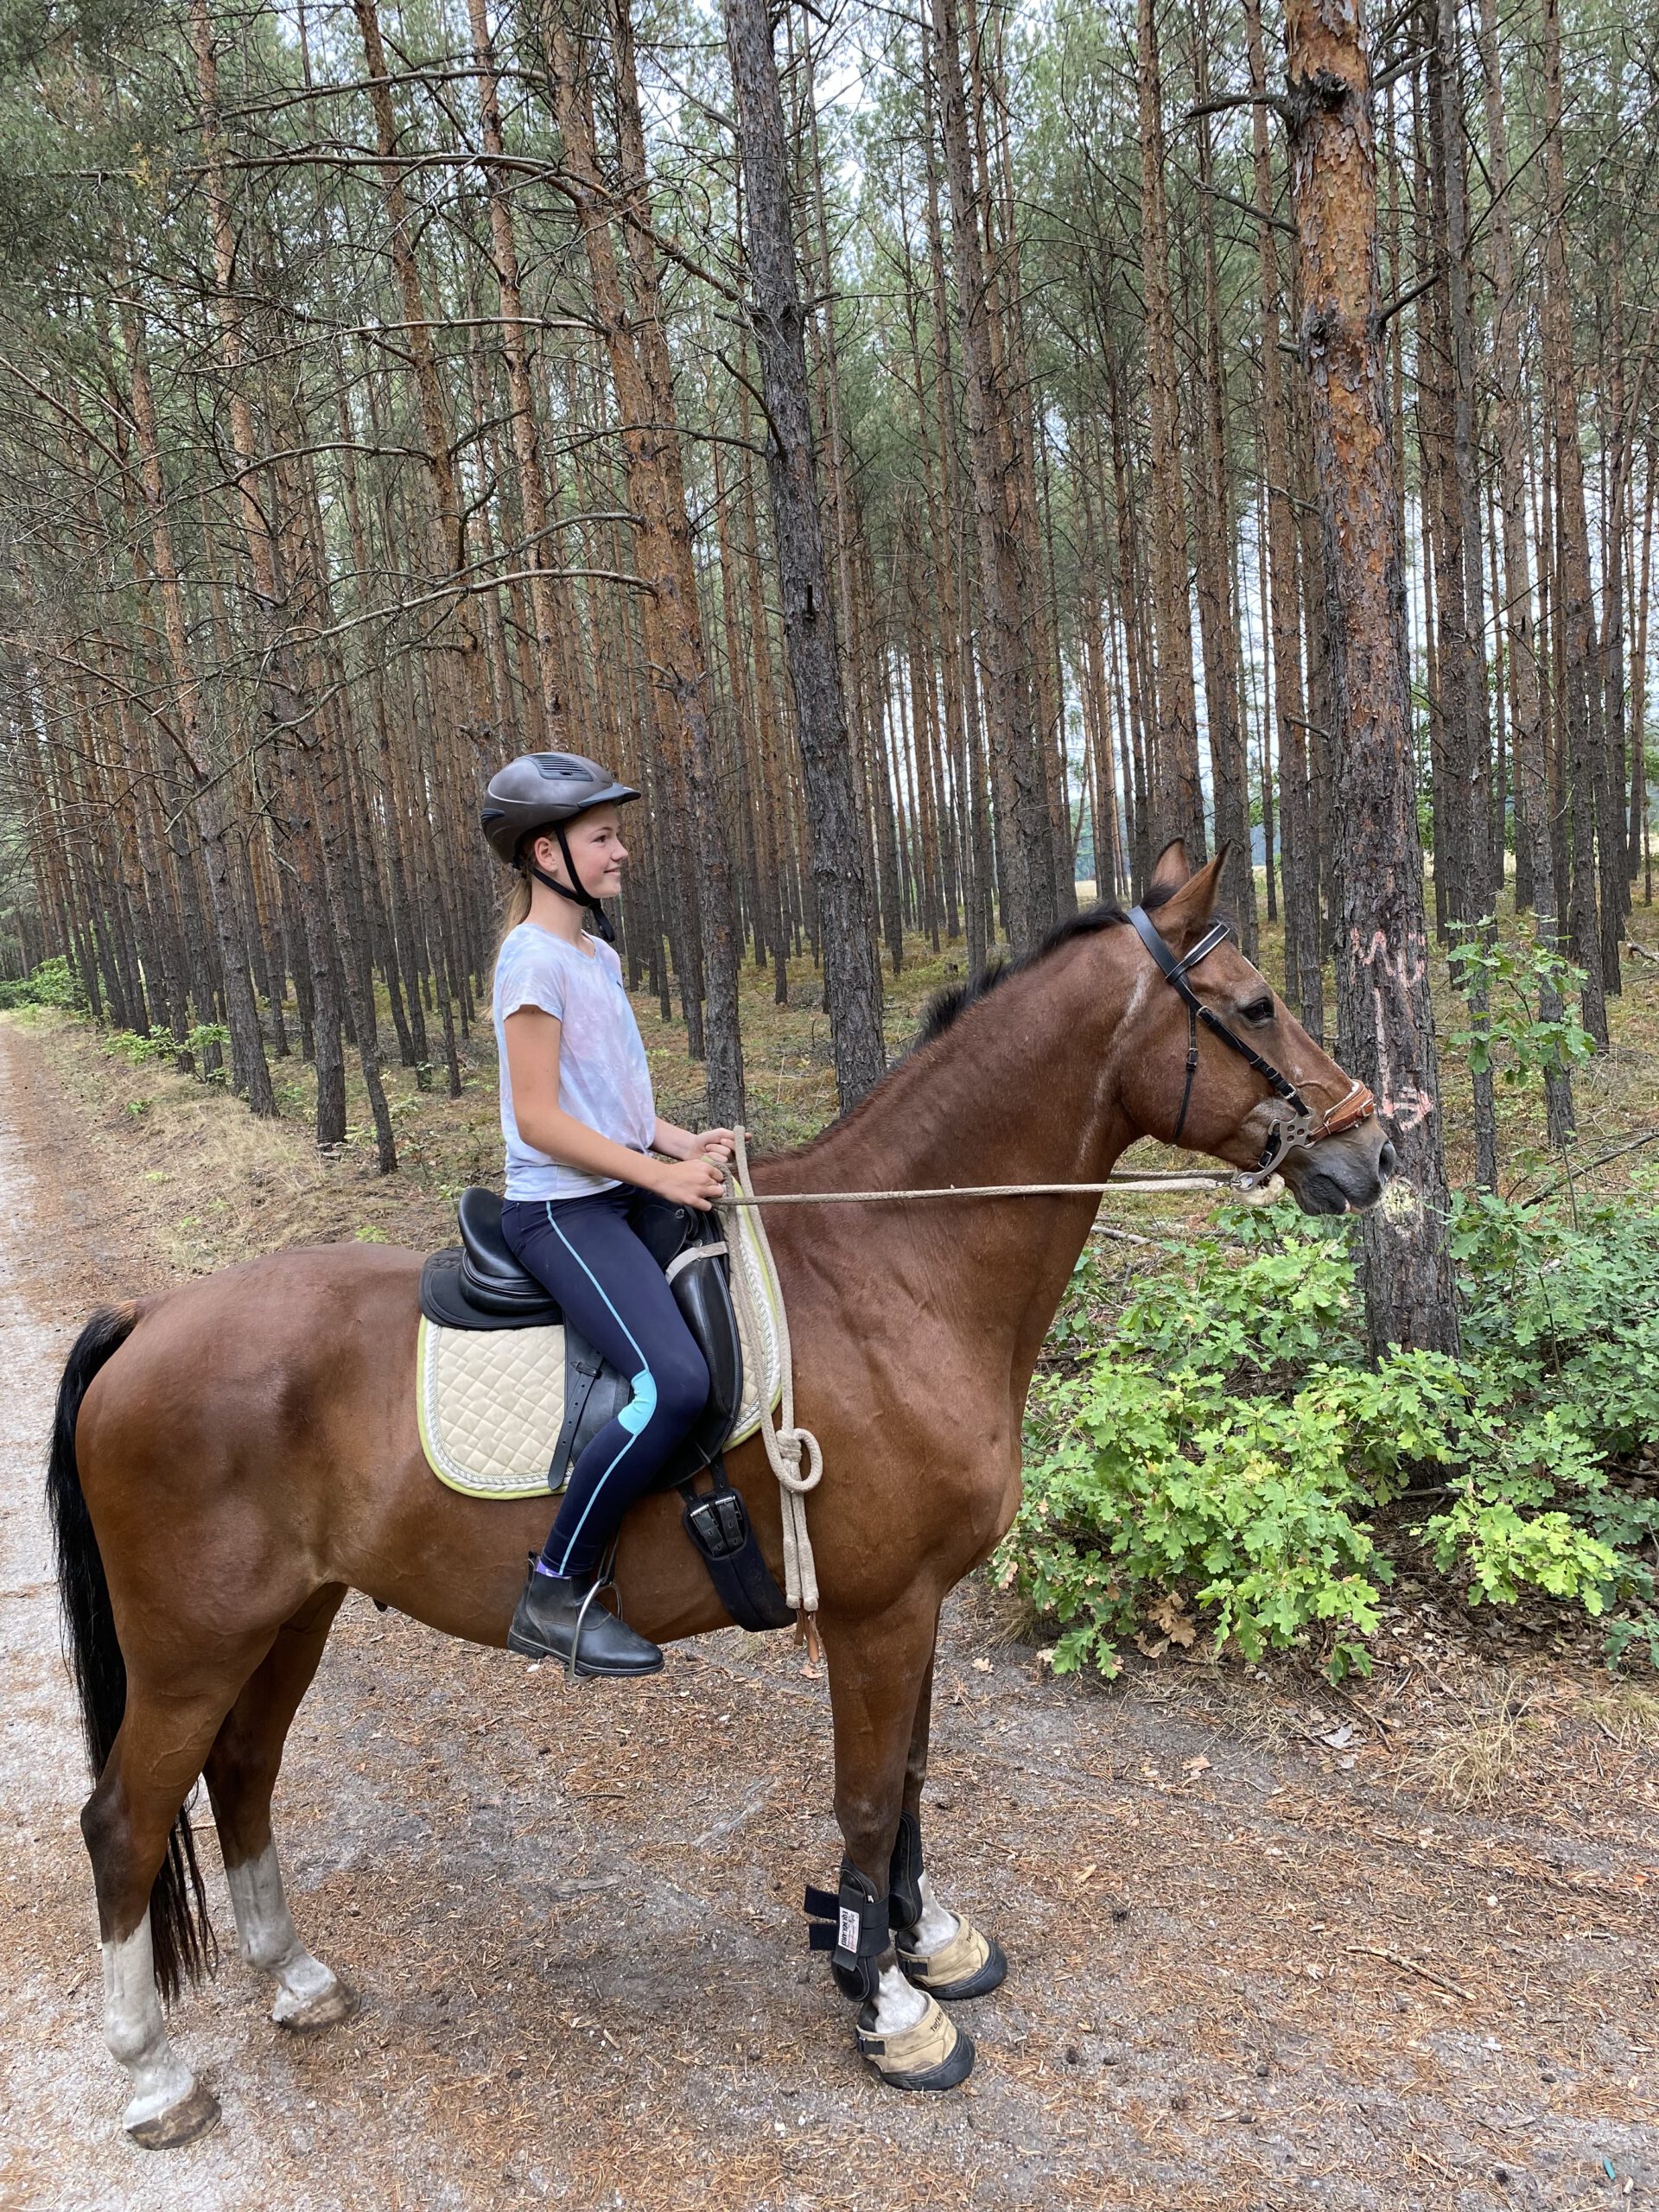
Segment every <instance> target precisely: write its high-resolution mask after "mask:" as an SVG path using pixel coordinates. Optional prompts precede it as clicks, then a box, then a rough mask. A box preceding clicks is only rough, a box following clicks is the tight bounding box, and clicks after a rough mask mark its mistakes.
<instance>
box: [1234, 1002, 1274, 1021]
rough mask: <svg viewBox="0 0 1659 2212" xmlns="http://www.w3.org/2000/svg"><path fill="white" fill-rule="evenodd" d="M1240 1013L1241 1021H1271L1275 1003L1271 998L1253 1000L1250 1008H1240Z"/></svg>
mask: <svg viewBox="0 0 1659 2212" xmlns="http://www.w3.org/2000/svg"><path fill="white" fill-rule="evenodd" d="M1238 1012H1239V1018H1240V1020H1243V1021H1271V1020H1273V1001H1272V1000H1271V999H1270V998H1265V999H1252V1000H1251V1001H1250V1002H1249V1006H1242V1007H1240V1008H1239V1010H1238Z"/></svg>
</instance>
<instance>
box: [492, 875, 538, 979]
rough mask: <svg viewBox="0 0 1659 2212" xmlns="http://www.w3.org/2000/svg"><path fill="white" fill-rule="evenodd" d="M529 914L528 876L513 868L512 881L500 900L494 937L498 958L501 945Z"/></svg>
mask: <svg viewBox="0 0 1659 2212" xmlns="http://www.w3.org/2000/svg"><path fill="white" fill-rule="evenodd" d="M529 914H530V878H529V877H528V876H527V875H525V874H524V873H523V872H522V871H521V870H519V869H518V868H515V869H514V870H513V875H512V883H511V884H510V885H509V886H508V887H507V895H506V897H505V899H503V900H502V901H501V925H500V927H499V930H498V931H496V938H495V957H496V958H497V959H498V960H499V958H500V957H501V948H502V946H503V945H504V944H505V943H506V941H507V939H508V938H510V937H511V936H512V932H513V931H514V930H516V929H517V928H518V925H519V923H520V922H522V921H524V920H527V919H528V918H529Z"/></svg>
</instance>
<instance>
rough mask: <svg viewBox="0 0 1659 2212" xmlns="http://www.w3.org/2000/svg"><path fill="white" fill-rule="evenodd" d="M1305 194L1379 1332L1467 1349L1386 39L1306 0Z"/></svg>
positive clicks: (1344, 1024)
mask: <svg viewBox="0 0 1659 2212" xmlns="http://www.w3.org/2000/svg"><path fill="white" fill-rule="evenodd" d="M1286 44H1287V123H1288V126H1289V133H1290V148H1291V194H1292V203H1293V206H1294V213H1295V221H1296V229H1297V236H1298V240H1299V244H1300V254H1301V270H1302V321H1301V328H1300V334H1299V339H1300V352H1301V358H1302V363H1303V366H1304V368H1305V369H1306V373H1307V378H1308V385H1309V399H1310V416H1311V425H1312V430H1313V452H1314V463H1315V468H1316V472H1317V475H1318V480H1319V507H1320V520H1321V524H1322V531H1323V538H1324V551H1325V594H1326V613H1327V618H1328V620H1329V624H1330V630H1331V651H1332V692H1333V696H1334V698H1335V700H1336V702H1337V707H1338V714H1339V715H1340V719H1341V727H1342V729H1343V733H1344V742H1343V743H1342V745H1341V746H1340V747H1338V753H1337V759H1336V772H1337V775H1338V781H1339V789H1338V801H1337V820H1338V829H1339V835H1340V837H1341V841H1342V849H1341V853H1340V855H1339V856H1338V860H1339V866H1338V880H1339V881H1340V885H1341V901H1342V923H1343V931H1342V942H1341V944H1340V946H1339V948H1338V963H1337V975H1338V1028H1339V1032H1340V1034H1339V1039H1338V1055H1339V1057H1340V1058H1342V1060H1343V1062H1344V1065H1346V1066H1347V1067H1348V1068H1349V1069H1350V1070H1351V1071H1352V1072H1353V1074H1355V1075H1356V1076H1357V1077H1359V1079H1360V1080H1361V1081H1362V1082H1364V1083H1368V1084H1370V1087H1371V1089H1372V1090H1374V1091H1375V1092H1376V1097H1377V1104H1378V1108H1379V1110H1380V1111H1381V1112H1382V1113H1383V1116H1385V1117H1386V1119H1387V1120H1388V1122H1389V1123H1390V1124H1391V1128H1392V1135H1393V1136H1394V1141H1395V1145H1396V1147H1397V1148H1398V1150H1399V1154H1400V1161H1401V1169H1402V1184H1401V1186H1400V1198H1403V1200H1404V1203H1401V1202H1400V1199H1399V1198H1397V1199H1396V1200H1395V1202H1393V1203H1387V1204H1384V1205H1380V1206H1377V1207H1374V1208H1373V1209H1372V1210H1371V1211H1370V1212H1369V1213H1367V1214H1366V1215H1365V1216H1364V1217H1363V1238H1364V1254H1365V1270H1364V1276H1365V1293H1366V1313H1367V1319H1368V1323H1369V1326H1370V1338H1371V1343H1372V1344H1373V1347H1374V1348H1375V1349H1376V1350H1378V1351H1381V1350H1383V1348H1385V1347H1386V1346H1388V1345H1390V1344H1403V1345H1409V1346H1417V1347H1425V1348H1428V1349H1433V1350H1439V1351H1455V1349H1456V1348H1457V1344H1458V1317H1457V1305H1456V1300H1455V1294H1454V1290H1453V1285H1452V1265H1451V1258H1450V1255H1449V1253H1448V1251H1447V1249H1446V1211H1447V1207H1448V1203H1449V1200H1448V1192H1447V1187H1446V1160H1445V1154H1444V1152H1443V1150H1442V1147H1441V1136H1440V1122H1439V1120H1438V1117H1437V1088H1438V1086H1437V1079H1436V1066H1435V1051H1434V1021H1433V1010H1432V1008H1431V1007H1430V1003H1429V996H1428V946H1427V923H1426V919H1425V916H1424V911H1423V882H1422V863H1421V855H1420V852H1419V849H1418V841H1417V810H1416V784H1415V777H1414V770H1413V762H1412V751H1411V742H1410V730H1409V723H1408V715H1409V680H1408V666H1407V645H1406V631H1405V619H1404V618H1405V592H1404V584H1403V571H1402V548H1401V531H1400V515H1399V510H1398V506H1397V504H1396V493H1397V480H1396V477H1395V465H1394V456H1393V452H1392V448H1391V440H1390V435H1389V414H1388V406H1387V385H1386V381H1385V379H1384V377H1383V349H1382V340H1381V326H1380V321H1379V308H1380V306H1381V301H1380V299H1379V296H1378V289H1377V264H1376V146H1375V143H1374V139H1373V135H1372V123H1371V94H1370V54H1369V46H1368V41H1367V37H1366V34H1365V32H1364V29H1363V25H1362V23H1361V22H1360V19H1359V17H1358V16H1357V12H1350V11H1348V10H1334V9H1332V10H1325V9H1324V8H1323V7H1322V6H1321V4H1320V0H1290V6H1289V8H1288V10H1287V19H1286Z"/></svg>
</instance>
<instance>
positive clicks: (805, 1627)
mask: <svg viewBox="0 0 1659 2212" xmlns="http://www.w3.org/2000/svg"><path fill="white" fill-rule="evenodd" d="M733 1135H734V1141H735V1150H736V1155H737V1156H736V1159H735V1160H734V1163H733V1165H732V1166H731V1167H730V1168H729V1169H728V1171H727V1174H726V1196H725V1197H724V1198H721V1199H719V1200H717V1201H716V1204H717V1205H721V1206H741V1205H744V1206H753V1204H754V1201H753V1198H750V1197H748V1196H747V1193H746V1186H747V1183H748V1179H749V1149H748V1143H747V1131H745V1130H743V1129H741V1128H739V1129H736V1130H734V1132H733ZM750 1233H751V1235H752V1236H753V1239H754V1242H755V1245H756V1247H757V1249H759V1252H760V1262H761V1266H762V1268H763V1270H764V1272H765V1274H766V1279H767V1280H768V1281H770V1282H772V1283H774V1284H776V1286H777V1294H778V1302H777V1323H778V1365H779V1376H780V1380H781V1383H782V1389H781V1390H780V1392H779V1406H778V1414H779V1422H778V1426H777V1427H776V1428H774V1427H772V1405H771V1402H770V1397H769V1394H768V1392H767V1390H766V1383H765V1379H764V1378H762V1379H761V1381H760V1389H759V1390H758V1392H757V1394H756V1395H757V1396H758V1397H759V1400H760V1441H761V1444H762V1445H763V1446H764V1447H765V1450H766V1465H768V1466H769V1467H770V1468H771V1469H772V1473H773V1475H774V1476H775V1477H776V1478H777V1482H778V1497H779V1503H780V1505H781V1506H782V1508H783V1522H784V1597H785V1600H786V1602H787V1603H788V1604H789V1605H792V1606H793V1607H794V1609H795V1622H796V1630H795V1632H796V1635H797V1637H798V1639H799V1640H800V1641H801V1642H803V1643H804V1644H805V1645H806V1648H807V1650H808V1652H809V1654H810V1656H811V1657H812V1658H814V1659H817V1656H818V1630H817V1612H818V1569H817V1561H816V1560H814V1558H813V1556H812V1539H811V1537H810V1535H809V1534H808V1533H807V1526H806V1497H807V1492H808V1491H813V1490H816V1489H817V1486H818V1484H819V1483H820V1482H821V1481H822V1480H823V1451H822V1449H821V1447H820V1446H819V1443H818V1440H817V1437H816V1436H814V1435H813V1433H812V1432H811V1430H810V1428H798V1427H796V1425H795V1361H794V1356H793V1354H792V1353H791V1350H790V1342H789V1309H788V1307H787V1306H786V1305H785V1302H784V1284H783V1278H782V1276H781V1275H780V1274H779V1272H778V1265H777V1262H776V1261H775V1260H774V1259H773V1258H772V1244H771V1242H770V1240H769V1239H768V1237H767V1236H766V1219H765V1217H764V1216H763V1215H762V1214H760V1213H759V1212H754V1213H752V1214H751V1216H750ZM730 1275H731V1284H732V1291H733V1295H734V1299H735V1300H736V1302H737V1305H738V1307H739V1310H740V1314H741V1319H742V1321H743V1324H744V1328H745V1333H746V1335H747V1338H748V1341H749V1343H750V1344H764V1343H765V1342H766V1331H765V1324H764V1320H763V1318H762V1316H761V1315H760V1313H759V1312H758V1311H757V1301H756V1299H755V1295H754V1290H753V1285H752V1284H751V1282H750V1281H749V1277H748V1274H747V1269H745V1268H741V1267H734V1268H732V1269H731V1270H730Z"/></svg>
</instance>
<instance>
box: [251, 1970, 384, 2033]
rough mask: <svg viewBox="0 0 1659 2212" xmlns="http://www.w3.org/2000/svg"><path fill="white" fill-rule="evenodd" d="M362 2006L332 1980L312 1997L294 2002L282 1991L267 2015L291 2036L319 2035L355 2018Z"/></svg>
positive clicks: (345, 1987)
mask: <svg viewBox="0 0 1659 2212" xmlns="http://www.w3.org/2000/svg"><path fill="white" fill-rule="evenodd" d="M362 2009H363V2000H362V1999H361V1998H360V1997H359V1995H358V1993H357V1992H356V1991H355V1990H354V1989H353V1988H352V1987H351V1986H350V1985H349V1984H348V1983H346V1982H343V1981H340V1980H334V1981H332V1982H331V1983H330V1984H329V1986H328V1987H327V1989H324V1990H321V1991H319V1992H318V1993H317V1994H316V1995H315V1997H307V1998H303V1999H298V2000H297V2001H296V1999H293V1998H291V1997H289V1994H288V1992H287V1991H286V1990H284V1991H283V1994H282V1995H281V1996H280V1997H279V1998H278V1999H277V2002H276V2004H275V2005H274V2006H273V2007H272V2008H271V2015H270V2017H271V2018H272V2019H273V2020H274V2021H275V2022H276V2024H277V2026H278V2027H279V2028H286V2029H287V2031H288V2032H289V2035H291V2036H320V2035H321V2033H322V2031H323V2030H324V2029H325V2028H337V2027H339V2026H340V2024H342V2022H344V2021H346V2020H351V2019H355V2018H356V2017H357V2015H358V2014H359V2012H361V2011H362Z"/></svg>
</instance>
